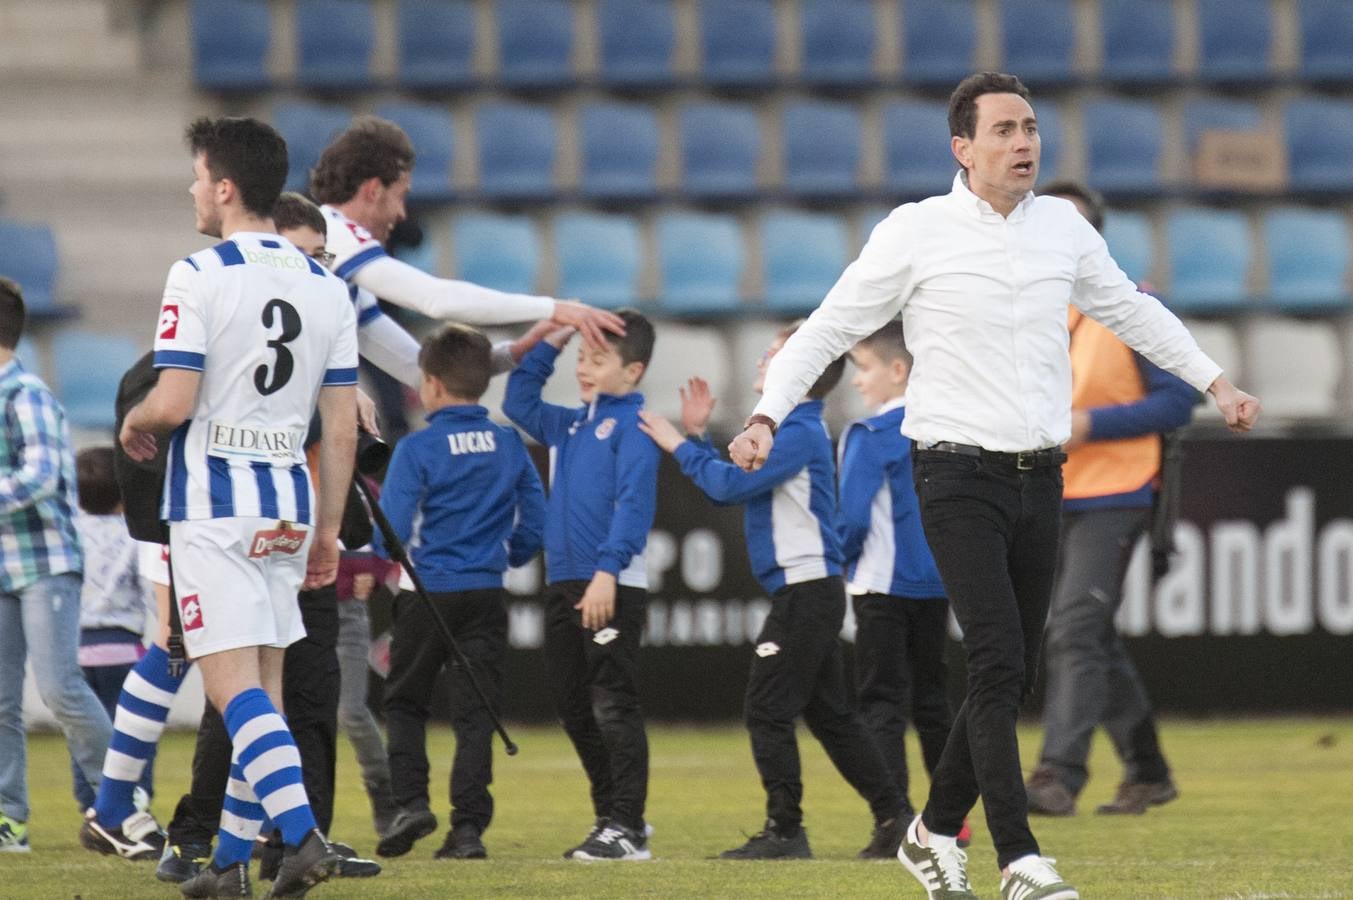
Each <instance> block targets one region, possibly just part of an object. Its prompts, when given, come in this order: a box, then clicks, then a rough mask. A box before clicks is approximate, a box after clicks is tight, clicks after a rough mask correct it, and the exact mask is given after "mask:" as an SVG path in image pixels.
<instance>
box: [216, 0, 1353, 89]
mask: <svg viewBox="0 0 1353 900" xmlns="http://www.w3.org/2000/svg"><path fill="white" fill-rule="evenodd" d="M1179 2H1181V3H1184V4H1185V5H1186V7H1187V8H1188V9H1190V10H1192V11H1193V13H1194V16H1195V21H1196V23H1197V28H1196V32H1197V48H1196V54H1192V55H1196V58H1197V64H1196V67H1194V68H1193V69H1191V70H1188V71H1185V70H1182V69H1180V68H1178V67H1177V65H1176V58H1177V56H1179V55H1180V54H1179V50H1180V49H1181V48H1180V46H1179V45H1180V44H1181V42H1182V41H1183V38H1184V35H1182V34H1181V31H1180V29H1179V28H1178V27H1177V24H1176V5H1177V4H1176V0H1099V2H1097V3H1093V4H1087V3H1085V2H1083V0H998V2H997V3H996V11H997V17H996V21H995V23H994V25H995V28H996V29H997V34H996V35H994V36H990V37H987V36H985V35H983V34H982V29H983V27H984V26H983V17H982V16H981V15H980V14H979V6H980V4H979V3H978V0H793V2H779V3H777V2H774V0H696V2H695V5H696V10H697V13H696V22H697V25H696V26H695V32H696V35H698V37H697V36H696V35H692V36H691V37H690V38H689V39H690V40H691V41H693V42H695V44H696V46H697V47H698V58H699V66H698V69H697V73H696V74H695V76H694V79H693V80H695V81H696V82H698V83H700V84H704V85H709V86H713V87H725V88H757V87H764V86H766V85H769V84H774V83H785V82H787V81H791V82H793V83H795V84H804V85H812V86H820V87H852V86H860V85H870V84H881V83H893V82H895V81H897V80H899V79H900V80H901V82H903V83H905V84H907V85H912V86H917V87H923V88H934V89H937V90H947V89H948V88H950V87H952V86H953V84H954V83H955V82H957V81H958V80H959V79H961V78H962V77H963V76H965V75H967V74H968V73H970V72H972V71H974V70H975V69H977V68H979V67H982V66H987V67H994V68H999V69H1002V70H1005V71H1011V72H1015V73H1016V74H1019V75H1020V76H1021V77H1022V78H1024V79H1025V80H1026V81H1027V82H1028V83H1030V84H1033V85H1038V86H1050V87H1058V86H1071V85H1075V84H1078V83H1081V82H1082V81H1083V80H1085V79H1087V78H1088V79H1090V80H1093V81H1096V82H1099V83H1111V84H1119V85H1124V86H1143V87H1146V86H1152V85H1160V84H1169V83H1180V82H1183V81H1186V80H1187V81H1192V82H1196V83H1203V84H1213V85H1219V86H1242V85H1248V84H1254V83H1258V82H1265V81H1271V80H1273V79H1275V78H1279V77H1282V76H1283V75H1284V74H1286V73H1284V72H1282V71H1279V70H1278V69H1277V68H1276V67H1275V63H1274V58H1273V57H1274V55H1275V52H1274V50H1275V35H1277V34H1278V33H1279V32H1280V30H1281V25H1280V19H1281V17H1282V16H1285V15H1288V14H1289V13H1290V12H1291V10H1292V5H1291V4H1289V3H1283V2H1273V0H1179ZM680 5H681V3H680V2H679V0H596V2H595V3H594V4H588V5H587V6H586V7H584V6H583V5H582V4H580V3H575V2H573V0H493V2H491V3H489V4H487V6H486V7H484V9H485V10H487V11H491V15H480V9H479V7H480V6H481V5H480V4H476V3H475V2H473V0H399V2H398V4H397V7H396V13H395V22H394V25H393V27H394V29H395V32H396V38H395V43H396V54H397V58H396V75H395V83H396V84H398V85H400V86H402V87H406V88H416V89H462V88H467V87H473V86H476V85H477V84H480V83H483V82H484V81H485V79H484V78H483V77H481V75H480V73H479V71H478V69H477V66H476V59H477V52H478V49H479V48H478V45H479V43H480V42H486V43H489V44H491V45H492V48H493V50H494V53H493V56H494V57H495V58H496V59H497V60H498V64H497V67H496V69H494V70H493V73H492V75H491V77H489V78H488V79H487V80H488V81H489V82H490V83H493V84H497V85H502V86H505V87H509V88H559V87H566V86H568V85H570V84H573V83H577V82H578V81H579V80H581V79H582V76H581V73H580V67H579V65H578V61H577V56H578V55H579V48H580V46H593V45H594V46H595V47H596V62H595V76H594V78H595V80H596V81H597V82H599V83H602V84H607V85H612V86H616V87H622V88H636V87H637V88H651V87H664V86H670V85H673V84H676V83H679V82H682V81H684V80H689V79H682V78H681V77H680V75H679V73H678V67H677V59H678V57H679V55H680V48H679V46H678V45H679V43H680V42H681V41H682V40H683V38H684V37H685V34H684V32H683V30H682V29H681V28H679V27H678V21H679V11H678V9H679V7H680ZM1091 8H1093V9H1095V10H1096V11H1097V17H1098V21H1099V23H1100V27H1099V29H1098V31H1097V33H1096V39H1097V41H1098V44H1099V46H1098V47H1097V48H1095V52H1090V50H1089V48H1083V47H1078V45H1077V35H1076V27H1075V21H1076V17H1077V15H1078V14H1080V13H1083V12H1085V11H1087V10H1088V9H1091ZM291 9H293V10H294V32H295V35H296V47H295V50H296V54H295V56H296V67H295V79H294V83H295V84H297V85H299V86H301V87H307V88H315V89H353V88H357V89H361V88H366V87H371V86H374V85H376V84H377V82H378V79H377V77H376V75H375V73H374V72H373V65H372V63H373V58H374V55H375V52H376V45H377V36H376V32H377V27H378V25H377V12H376V9H377V4H376V3H375V2H373V0H293V2H292V4H291ZM584 9H591V10H592V14H591V15H590V16H588V15H584V14H583V13H582V11H583V10H584ZM192 13H193V46H194V61H195V68H196V77H197V81H198V84H199V85H201V86H202V87H205V88H209V89H219V90H258V89H263V88H267V87H269V86H270V85H272V84H273V83H274V81H273V79H272V77H271V76H270V74H269V72H268V58H269V54H270V50H271V43H272V40H273V23H272V13H271V11H270V3H269V0H194V2H193V9H192ZM779 16H786V17H789V18H790V21H791V22H792V23H793V26H796V27H793V30H792V34H793V35H794V37H793V40H794V41H795V43H796V46H795V47H794V56H795V57H796V58H797V61H798V62H797V68H796V69H795V70H794V71H793V72H792V74H790V75H788V76H783V75H782V74H781V72H780V69H779V68H778V67H777V52H778V50H779V48H777V42H778V40H779V36H780V35H781V34H782V33H785V32H783V31H782V29H781V28H780V27H779V22H778V21H777V19H778V17H779ZM1295 17H1296V21H1295V23H1293V27H1294V29H1295V30H1296V32H1297V33H1298V34H1299V36H1300V54H1299V58H1298V61H1297V71H1296V72H1295V73H1293V74H1296V75H1297V76H1298V77H1300V78H1303V79H1305V80H1307V81H1309V82H1312V83H1324V82H1339V81H1342V82H1348V81H1353V55H1351V54H1349V52H1348V47H1349V46H1353V16H1350V15H1349V14H1348V6H1347V4H1346V2H1345V0H1299V2H1298V3H1297V4H1296V8H1295ZM888 22H892V23H896V25H895V27H897V28H898V35H897V43H898V44H899V46H900V47H901V65H900V69H899V70H898V71H897V72H896V75H895V76H894V75H893V73H891V72H889V73H885V72H883V71H881V67H880V65H879V55H880V54H879V51H880V47H881V44H882V43H883V42H882V40H881V38H880V32H881V29H883V28H884V27H887V23H888ZM488 23H491V24H488ZM592 23H594V24H592ZM589 25H590V26H591V27H594V29H595V30H594V34H593V35H591V36H589V37H590V40H587V41H581V40H579V35H578V32H579V30H580V29H581V28H583V27H589ZM984 39H985V40H986V42H988V43H990V44H991V45H993V46H997V47H999V48H1000V57H999V59H998V60H991V59H985V58H979V50H980V48H981V47H982V46H983V43H984ZM1083 58H1097V59H1099V60H1100V64H1099V66H1098V68H1097V69H1095V70H1093V71H1089V70H1087V67H1086V66H1085V65H1084V64H1082V62H1081V60H1082V59H1083Z"/></svg>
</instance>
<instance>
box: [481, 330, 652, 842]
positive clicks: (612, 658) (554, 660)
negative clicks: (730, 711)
mask: <svg viewBox="0 0 1353 900" xmlns="http://www.w3.org/2000/svg"><path fill="white" fill-rule="evenodd" d="M617 314H618V315H619V316H620V318H621V319H622V320H623V321H624V327H625V334H624V335H623V336H615V335H612V334H609V333H607V334H606V335H605V339H606V343H605V344H604V345H600V346H599V345H595V344H588V343H585V344H583V345H582V346H581V347H579V349H578V372H577V376H578V386H579V388H580V389H581V391H580V392H581V395H582V401H583V405H582V406H577V407H566V406H556V405H554V404H550V403H544V402H542V400H541V398H540V394H541V390H542V388H544V386H545V382H546V380H547V379H549V377H550V374H551V373H552V372H553V371H554V361H555V359H556V357H558V355H559V351H560V350H561V349H562V348H563V346H564V344H565V343H567V342H568V340H569V338H570V337H571V336H572V335H573V329H571V328H567V329H560V330H557V331H554V332H552V333H551V334H549V335H548V336H547V337H546V338H545V340H544V342H542V343H541V344H540V345H538V346H537V347H535V348H534V349H533V350H531V351H530V352H529V353H527V354H526V356H525V357H523V359H522V360H521V363H520V364H519V365H518V367H517V369H516V371H514V372H513V373H512V375H511V377H510V378H509V379H508V382H507V396H506V398H505V399H504V401H503V411H504V412H505V413H507V416H508V418H510V419H511V420H512V421H513V422H515V423H516V424H517V425H518V426H519V427H521V428H522V429H523V430H524V431H526V433H527V434H529V435H530V436H531V437H533V438H535V439H536V440H537V441H539V442H540V443H542V444H545V445H546V446H548V447H549V448H550V457H551V461H552V465H551V472H552V477H551V483H550V498H549V505H548V508H547V513H546V527H545V568H546V583H547V585H548V587H547V590H546V626H545V658H546V665H547V667H548V670H549V673H550V684H551V686H552V687H553V689H554V691H555V698H554V699H555V705H556V709H557V710H558V712H559V718H560V719H561V720H562V721H563V725H564V730H565V732H567V733H568V736H569V739H570V740H571V741H572V742H573V747H574V749H575V750H577V752H578V758H579V759H580V760H581V762H582V764H583V769H584V770H585V771H586V772H587V778H588V781H589V782H590V783H591V789H592V806H593V810H594V812H595V815H596V820H595V823H594V825H593V827H592V830H591V832H590V833H589V834H588V835H587V837H586V838H585V839H584V840H583V842H582V843H581V844H579V845H578V846H576V847H574V848H573V849H571V850H569V851H567V852H566V853H565V854H564V856H565V858H567V859H577V860H638V859H649V858H651V853H650V851H649V848H648V837H647V834H646V823H645V821H644V804H645V802H646V800H647V795H648V737H647V735H646V734H645V731H644V718H643V712H642V710H641V709H640V706H639V686H638V655H639V638H640V635H641V633H642V631H643V626H644V619H645V614H646V613H645V607H646V605H647V590H648V572H647V570H646V566H645V557H644V551H645V548H646V547H647V543H648V532H649V529H650V528H651V527H652V525H653V513H654V510H655V508H656V506H657V478H658V456H659V454H658V450H657V448H656V447H654V446H653V443H652V442H651V441H649V440H648V439H647V438H645V437H644V436H643V435H642V434H640V433H639V427H638V426H639V418H638V417H639V410H640V408H641V407H642V406H643V403H644V397H643V395H642V394H640V393H639V392H638V391H636V390H635V388H636V387H637V386H638V384H639V381H640V380H641V379H642V378H643V376H644V372H645V371H646V370H647V368H648V361H649V359H650V358H651V357H652V355H653V325H652V324H651V323H650V322H649V321H648V319H646V318H644V316H643V315H642V314H640V313H639V312H637V311H636V310H633V309H621V310H618V311H617Z"/></svg>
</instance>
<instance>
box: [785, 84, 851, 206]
mask: <svg viewBox="0 0 1353 900" xmlns="http://www.w3.org/2000/svg"><path fill="white" fill-rule="evenodd" d="M781 143H782V144H783V146H784V153H785V171H784V186H785V190H787V191H788V192H790V193H792V194H797V195H798V196H800V197H847V196H849V195H851V194H855V193H858V192H859V189H860V186H859V183H858V181H857V179H856V174H857V172H858V170H859V168H860V116H859V113H858V112H856V110H855V107H854V106H852V105H851V104H849V103H828V102H823V101H814V100H800V101H796V102H792V103H789V104H788V105H787V106H786V107H785V109H784V120H783V124H782V127H781Z"/></svg>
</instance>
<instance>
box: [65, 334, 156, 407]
mask: <svg viewBox="0 0 1353 900" xmlns="http://www.w3.org/2000/svg"><path fill="white" fill-rule="evenodd" d="M145 349H149V348H145ZM145 349H142V348H140V347H139V346H138V345H137V343H136V341H133V340H132V339H131V338H129V337H126V336H124V335H120V334H108V333H106V332H93V331H85V330H83V329H78V328H65V329H62V330H61V331H58V332H57V333H56V334H55V335H53V336H52V356H53V357H54V358H55V359H57V360H60V365H58V366H57V372H56V375H57V385H56V389H57V391H56V394H57V397H58V399H60V400H61V405H62V406H64V407H65V408H66V418H67V420H68V421H69V422H70V424H71V425H72V426H73V427H76V428H88V429H91V430H92V429H111V428H112V427H113V422H114V420H115V418H116V417H115V416H114V409H113V401H114V400H115V399H116V398H117V384H118V380H119V379H120V378H121V377H122V373H123V372H125V371H127V370H128V369H130V368H131V366H132V363H134V362H136V360H137V359H139V358H140V356H141V354H143V353H144V352H145Z"/></svg>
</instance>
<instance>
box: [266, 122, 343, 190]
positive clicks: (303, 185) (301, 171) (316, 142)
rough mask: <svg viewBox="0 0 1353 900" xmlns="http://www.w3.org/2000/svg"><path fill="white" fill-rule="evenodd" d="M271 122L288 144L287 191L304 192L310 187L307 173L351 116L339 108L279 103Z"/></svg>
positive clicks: (308, 173)
mask: <svg viewBox="0 0 1353 900" xmlns="http://www.w3.org/2000/svg"><path fill="white" fill-rule="evenodd" d="M272 119H273V124H274V125H275V126H277V130H278V131H279V132H281V134H282V137H283V138H285V139H286V142H287V162H288V166H289V167H288V169H287V190H289V191H301V192H302V193H304V192H305V191H306V190H307V189H308V188H309V187H310V170H311V169H312V168H314V166H315V163H317V162H319V156H320V154H321V153H323V152H324V148H325V147H327V146H329V142H330V141H331V140H333V139H334V138H335V137H336V136H337V135H338V134H339V132H341V131H343V129H345V128H347V127H348V122H349V120H350V119H351V113H349V112H348V110H347V108H345V107H342V106H329V105H325V104H320V103H296V102H293V103H279V104H277V105H276V106H274V107H273V111H272Z"/></svg>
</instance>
